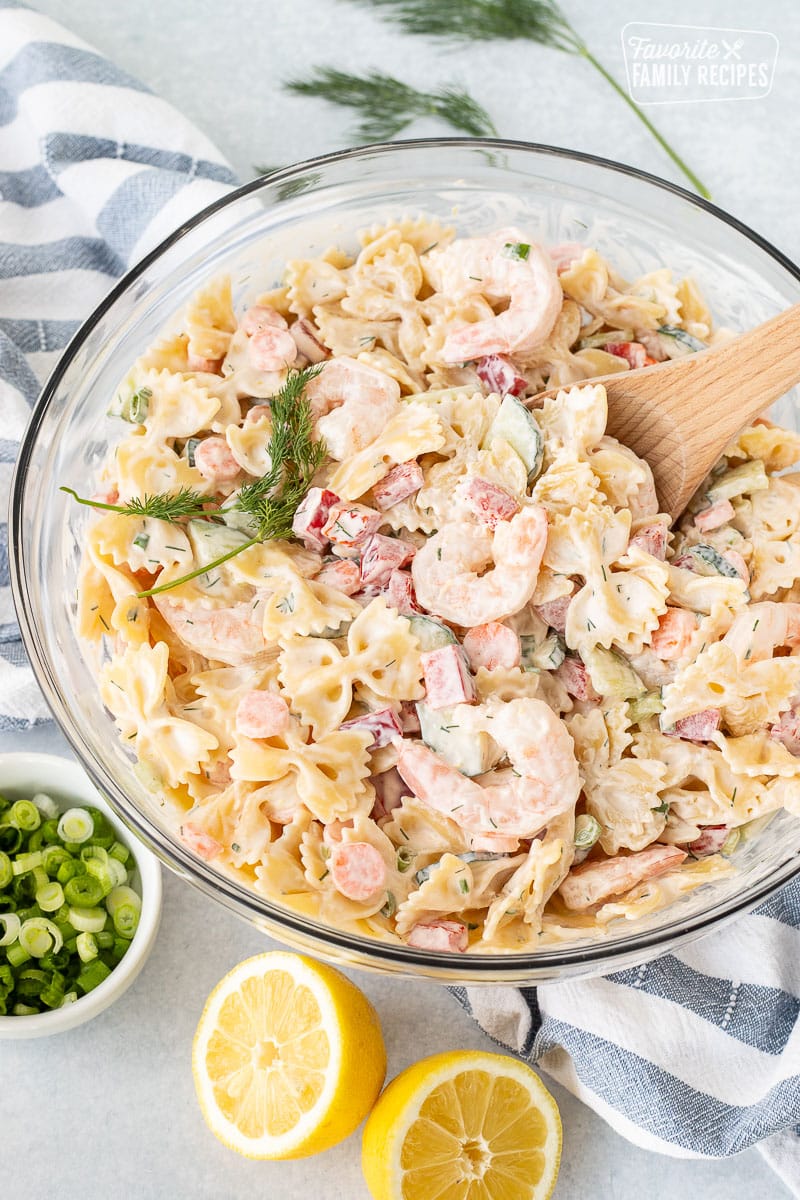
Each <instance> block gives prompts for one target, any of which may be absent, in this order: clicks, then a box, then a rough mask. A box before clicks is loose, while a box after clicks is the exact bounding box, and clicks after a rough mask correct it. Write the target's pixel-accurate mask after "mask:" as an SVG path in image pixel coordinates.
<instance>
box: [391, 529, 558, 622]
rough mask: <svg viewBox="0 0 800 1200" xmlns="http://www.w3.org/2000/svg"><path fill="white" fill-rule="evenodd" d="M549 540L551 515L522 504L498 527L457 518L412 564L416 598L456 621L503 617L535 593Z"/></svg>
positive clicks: (521, 605)
mask: <svg viewBox="0 0 800 1200" xmlns="http://www.w3.org/2000/svg"><path fill="white" fill-rule="evenodd" d="M546 541H547V513H546V511H545V510H544V509H543V508H539V507H534V506H528V507H527V508H523V509H522V511H521V512H519V513H517V515H516V516H514V517H512V518H511V520H510V521H501V522H500V523H499V525H498V526H497V528H496V529H495V530H494V531H492V530H490V529H488V528H487V527H486V526H483V525H473V524H471V523H469V522H466V521H453V522H451V523H449V524H448V525H447V526H446V527H445V528H444V529H440V530H439V532H438V533H435V534H434V535H433V537H431V538H428V540H427V542H426V543H425V545H424V546H422V547H421V548H420V549H419V550H418V551H417V554H416V557H415V558H414V561H413V562H412V564H411V575H412V578H413V580H414V587H415V588H416V591H417V599H418V600H419V603H420V604H421V605H422V607H423V608H425V609H427V610H428V612H431V613H434V614H435V615H436V616H438V617H443V618H444V620H445V621H452V622H453V623H454V624H456V625H466V626H470V627H472V626H475V625H486V624H487V623H488V622H490V621H502V620H503V619H504V618H505V617H510V616H513V614H514V613H518V612H519V611H520V609H521V608H523V607H524V606H525V605H526V604H527V603H528V601H529V600H530V598H531V596H532V595H533V593H534V591H535V589H536V580H537V578H538V574H539V565H540V563H541V561H542V555H543V553H544V548H545V543H546ZM492 562H493V563H494V566H491V567H490V565H489V564H490V563H492ZM487 568H488V569H487Z"/></svg>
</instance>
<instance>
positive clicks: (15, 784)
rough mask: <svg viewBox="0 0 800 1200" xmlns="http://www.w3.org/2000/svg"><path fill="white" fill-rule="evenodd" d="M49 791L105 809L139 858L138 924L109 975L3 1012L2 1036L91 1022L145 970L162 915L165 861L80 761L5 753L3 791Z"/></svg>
mask: <svg viewBox="0 0 800 1200" xmlns="http://www.w3.org/2000/svg"><path fill="white" fill-rule="evenodd" d="M36 792H46V793H47V795H48V796H52V797H53V799H54V800H55V801H56V803H57V804H58V805H59V806H60V807H63V808H65V809H66V808H70V807H72V806H74V805H75V804H78V805H90V806H91V807H92V808H99V809H100V810H101V811H102V812H103V813H105V815H106V817H107V818H108V820H109V821H110V822H111V824H112V825H113V827H114V829H115V831H116V833H117V836H118V838H119V840H120V841H121V842H123V843H124V844H125V845H126V846H128V848H129V849H130V851H131V853H132V855H133V857H134V858H135V860H136V868H137V869H136V872H135V874H134V882H135V887H136V891H137V892H139V893H140V895H141V897H142V914H141V917H140V919H139V927H138V929H137V930H136V934H135V935H134V938H133V941H132V942H131V945H130V948H129V949H128V952H127V954H126V955H125V957H124V958H123V959H122V960H121V962H119V963H118V964H117V966H116V967H115V968H114V970H113V971H112V972H111V974H110V975H109V977H108V978H107V979H104V980H103V982H102V983H101V984H99V985H98V987H96V988H95V989H94V990H93V991H91V992H88V993H87V994H86V995H85V996H81V998H80V999H79V1000H76V1001H75V1002H74V1004H68V1005H65V1006H64V1008H54V1009H53V1010H52V1012H43V1013H36V1014H35V1015H31V1016H27V1017H3V1016H0V1039H3V1038H9V1039H22V1038H37V1037H47V1036H49V1035H50V1034H52V1033H63V1032H64V1031H65V1030H67V1029H74V1028H75V1026H76V1025H83V1023H84V1022H85V1021H91V1019H92V1017H96V1016H97V1014H98V1013H101V1012H103V1010H104V1009H106V1008H108V1006H109V1005H110V1004H113V1003H114V1001H115V1000H117V999H118V998H119V997H120V996H121V995H122V993H123V992H125V991H127V990H128V988H129V987H130V986H131V984H132V983H133V981H134V979H135V978H136V976H137V975H138V974H139V972H140V971H141V969H142V967H143V966H144V964H145V962H146V961H147V958H148V955H149V954H150V951H151V950H152V948H153V945H154V943H155V939H156V934H157V933H158V925H159V921H160V919H161V865H160V863H159V861H158V859H157V858H156V857H155V855H154V854H152V853H151V852H150V851H149V850H148V849H146V847H145V846H143V845H142V843H141V842H139V841H137V840H136V839H135V838H133V837H131V835H130V833H129V831H128V829H127V828H126V826H125V825H123V823H122V822H121V821H120V819H119V817H118V816H117V815H116V813H115V812H114V810H113V809H112V808H111V807H110V805H109V804H107V803H106V801H105V800H104V799H103V797H102V796H101V794H100V793H99V792H98V791H97V789H96V788H95V786H94V785H93V783H92V782H91V780H90V779H89V776H88V775H87V774H86V772H85V771H83V770H82V769H81V767H80V766H79V765H78V763H77V762H74V761H72V760H71V759H65V758H58V757H56V755H54V754H0V794H2V795H4V796H6V797H8V798H10V799H30V798H31V797H32V796H33V795H34V794H35V793H36Z"/></svg>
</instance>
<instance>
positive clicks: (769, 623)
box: [722, 600, 800, 663]
mask: <svg viewBox="0 0 800 1200" xmlns="http://www.w3.org/2000/svg"><path fill="white" fill-rule="evenodd" d="M722 641H723V642H724V644H725V645H726V646H730V647H731V649H732V650H733V652H734V654H735V655H736V657H737V658H738V660H739V662H740V663H744V662H758V660H759V659H762V658H771V657H772V652H773V650H777V649H778V648H779V647H781V646H789V647H791V649H792V650H796V649H797V648H798V647H800V604H778V603H776V602H775V601H774V600H765V601H763V602H762V603H761V604H750V605H749V606H748V607H747V608H745V609H744V610H743V611H742V612H740V613H738V615H737V616H736V617H734V620H733V624H732V625H731V627H730V629H729V630H728V632H727V633H726V634H725V637H724V638H723V639H722Z"/></svg>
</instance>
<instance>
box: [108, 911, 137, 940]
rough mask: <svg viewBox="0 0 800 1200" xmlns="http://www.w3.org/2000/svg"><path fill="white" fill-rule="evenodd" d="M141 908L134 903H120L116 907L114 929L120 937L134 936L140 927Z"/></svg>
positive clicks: (113, 918)
mask: <svg viewBox="0 0 800 1200" xmlns="http://www.w3.org/2000/svg"><path fill="white" fill-rule="evenodd" d="M140 914H141V909H140V908H137V907H136V905H134V904H118V905H117V907H116V908H115V909H114V915H113V917H112V920H113V922H114V929H115V930H116V931H117V933H118V934H119V936H120V937H124V938H128V939H130V938H132V937H133V935H134V934H135V933H136V930H137V929H138V927H139V916H140Z"/></svg>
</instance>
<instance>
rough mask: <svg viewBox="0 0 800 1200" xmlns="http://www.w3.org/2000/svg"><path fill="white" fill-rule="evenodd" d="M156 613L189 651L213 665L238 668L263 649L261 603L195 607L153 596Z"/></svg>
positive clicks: (264, 643)
mask: <svg viewBox="0 0 800 1200" xmlns="http://www.w3.org/2000/svg"><path fill="white" fill-rule="evenodd" d="M153 599H154V601H155V604H156V607H157V608H158V611H159V612H160V613H161V615H162V617H163V618H164V620H165V621H166V622H167V624H168V625H169V627H170V628H171V629H172V630H173V631H174V632H175V633H176V634H177V635H178V637H179V638H180V640H181V641H182V642H184V643H185V645H187V646H188V647H189V648H190V649H191V650H196V651H197V653H198V654H202V655H203V657H204V658H209V659H212V660H213V661H215V662H222V663H227V664H228V665H229V666H231V667H239V666H241V665H242V664H243V663H246V662H249V661H250V660H251V659H253V658H255V657H256V656H257V655H259V654H263V653H264V651H265V650H266V649H267V644H266V642H265V641H264V634H263V632H262V628H261V627H262V623H263V620H264V612H263V605H264V601H263V600H261V599H259V600H257V601H256V603H255V604H253V603H251V601H249V600H248V601H246V602H244V603H241V604H232V605H230V607H225V608H199V607H191V606H187V605H183V604H181V603H179V602H178V601H175V600H171V599H170V598H169V596H168V595H166V594H165V595H159V596H154V597H153Z"/></svg>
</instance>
